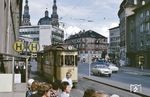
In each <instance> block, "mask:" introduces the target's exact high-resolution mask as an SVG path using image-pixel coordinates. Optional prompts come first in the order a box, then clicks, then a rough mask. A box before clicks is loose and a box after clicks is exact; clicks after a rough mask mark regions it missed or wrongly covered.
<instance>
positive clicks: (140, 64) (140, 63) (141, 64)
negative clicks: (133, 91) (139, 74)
mask: <svg viewBox="0 0 150 97" xmlns="http://www.w3.org/2000/svg"><path fill="white" fill-rule="evenodd" d="M139 67H140V69H141V70H143V62H141V61H139Z"/></svg>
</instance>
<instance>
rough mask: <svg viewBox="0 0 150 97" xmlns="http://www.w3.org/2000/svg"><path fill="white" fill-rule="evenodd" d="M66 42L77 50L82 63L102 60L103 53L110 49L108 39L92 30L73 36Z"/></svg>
mask: <svg viewBox="0 0 150 97" xmlns="http://www.w3.org/2000/svg"><path fill="white" fill-rule="evenodd" d="M65 42H66V43H67V44H70V45H73V46H74V47H75V48H77V49H78V53H79V57H80V61H82V62H83V61H84V62H87V63H91V62H92V60H94V59H98V58H101V55H102V52H103V51H107V48H108V43H107V38H106V37H104V36H102V35H100V34H98V33H97V32H95V31H92V30H88V31H80V32H79V33H77V34H75V35H71V36H70V37H69V38H68V39H66V40H65Z"/></svg>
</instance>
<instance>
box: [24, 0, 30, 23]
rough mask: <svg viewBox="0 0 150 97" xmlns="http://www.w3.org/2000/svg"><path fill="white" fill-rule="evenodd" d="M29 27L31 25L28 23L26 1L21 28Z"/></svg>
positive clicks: (28, 15)
mask: <svg viewBox="0 0 150 97" xmlns="http://www.w3.org/2000/svg"><path fill="white" fill-rule="evenodd" d="M30 25H31V23H30V14H29V6H28V0H26V1H25V6H24V14H23V21H22V26H30Z"/></svg>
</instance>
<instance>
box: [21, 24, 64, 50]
mask: <svg viewBox="0 0 150 97" xmlns="http://www.w3.org/2000/svg"><path fill="white" fill-rule="evenodd" d="M19 36H20V37H28V38H30V39H32V40H33V41H34V42H37V43H39V45H40V50H43V47H44V46H46V45H52V44H57V43H62V42H63V41H64V31H63V30H61V29H60V28H58V27H55V26H52V25H39V26H20V32H19ZM26 42H29V41H26Z"/></svg>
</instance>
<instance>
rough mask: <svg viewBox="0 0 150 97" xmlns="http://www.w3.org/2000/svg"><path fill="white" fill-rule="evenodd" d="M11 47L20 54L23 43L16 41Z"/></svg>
mask: <svg viewBox="0 0 150 97" xmlns="http://www.w3.org/2000/svg"><path fill="white" fill-rule="evenodd" d="M13 47H14V50H15V51H16V52H22V51H23V50H24V43H23V42H21V41H16V42H15V43H14V45H13Z"/></svg>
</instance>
